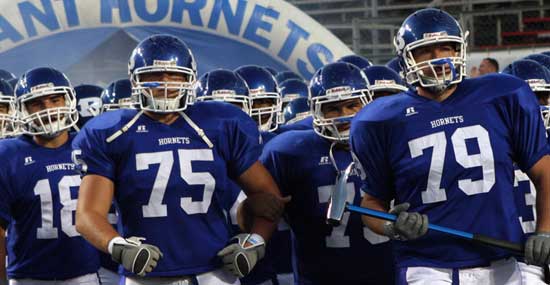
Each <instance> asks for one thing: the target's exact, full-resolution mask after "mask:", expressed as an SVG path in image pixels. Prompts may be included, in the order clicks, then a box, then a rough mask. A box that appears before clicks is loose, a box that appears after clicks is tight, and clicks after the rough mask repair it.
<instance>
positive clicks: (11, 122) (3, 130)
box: [0, 95, 21, 139]
mask: <svg viewBox="0 0 550 285" xmlns="http://www.w3.org/2000/svg"><path fill="white" fill-rule="evenodd" d="M0 104H2V105H6V106H7V108H8V113H7V114H0V139H3V138H7V137H14V136H17V135H19V134H20V132H21V130H20V128H19V120H18V118H17V107H16V102H15V97H13V96H5V95H0Z"/></svg>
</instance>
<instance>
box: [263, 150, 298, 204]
mask: <svg viewBox="0 0 550 285" xmlns="http://www.w3.org/2000/svg"><path fill="white" fill-rule="evenodd" d="M277 142H278V140H274V141H271V142H269V143H268V144H267V145H266V146H265V147H264V150H263V152H262V155H261V156H260V162H261V163H262V164H263V165H264V166H265V168H266V169H267V171H268V172H269V173H270V174H271V176H272V177H273V180H275V183H277V186H278V187H279V190H280V191H281V194H282V195H283V196H287V195H292V193H290V191H289V190H290V187H288V184H289V183H287V180H288V179H290V178H291V173H292V172H293V171H292V167H291V166H290V165H286V164H285V162H284V161H285V159H284V156H283V155H282V154H281V153H280V152H277V151H276V150H275V149H274V146H275V144H276V143H277Z"/></svg>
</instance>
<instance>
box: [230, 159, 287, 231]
mask: <svg viewBox="0 0 550 285" xmlns="http://www.w3.org/2000/svg"><path fill="white" fill-rule="evenodd" d="M238 183H239V185H240V186H241V187H242V188H243V190H244V192H245V193H246V195H247V196H248V197H249V198H248V199H247V200H248V202H247V200H245V201H243V204H244V203H251V205H250V207H240V210H241V211H239V212H240V214H239V215H241V216H242V215H244V216H251V217H253V221H252V224H251V228H250V232H254V233H257V234H259V235H261V236H262V237H263V238H264V239H265V240H267V239H269V237H270V236H271V234H272V233H273V231H274V230H275V228H276V225H277V222H278V219H279V217H280V215H281V214H282V212H283V210H284V204H285V203H286V202H288V201H289V200H290V199H289V198H282V197H281V192H280V191H279V188H278V187H277V184H276V183H275V181H274V180H273V178H272V177H271V175H270V174H269V172H268V171H267V170H266V169H265V167H264V166H263V165H262V164H261V163H260V162H256V163H254V164H253V165H252V166H251V167H250V168H249V169H248V170H247V171H245V172H244V173H243V174H241V176H240V177H239V178H238ZM266 194H270V195H266ZM256 198H259V199H256ZM261 204H263V205H264V206H265V207H262V205H261ZM260 207H261V208H265V209H266V210H267V211H268V212H271V213H273V216H272V217H271V219H269V218H266V217H265V215H260V213H259V212H256V211H247V212H245V213H242V209H254V208H256V209H258V208H260ZM244 219H245V220H246V218H244Z"/></svg>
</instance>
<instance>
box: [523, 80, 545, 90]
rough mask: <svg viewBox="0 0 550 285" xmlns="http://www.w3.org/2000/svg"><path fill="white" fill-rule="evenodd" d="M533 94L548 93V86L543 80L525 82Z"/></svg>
mask: <svg viewBox="0 0 550 285" xmlns="http://www.w3.org/2000/svg"><path fill="white" fill-rule="evenodd" d="M525 82H527V84H529V87H531V90H533V92H550V84H549V83H546V81H545V80H544V79H528V80H525Z"/></svg>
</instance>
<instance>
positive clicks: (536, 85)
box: [502, 59, 550, 234]
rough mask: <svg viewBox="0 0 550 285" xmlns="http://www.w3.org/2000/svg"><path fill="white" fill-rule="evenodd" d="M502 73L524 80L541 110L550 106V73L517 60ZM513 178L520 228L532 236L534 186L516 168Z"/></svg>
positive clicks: (542, 68)
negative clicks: (535, 97)
mask: <svg viewBox="0 0 550 285" xmlns="http://www.w3.org/2000/svg"><path fill="white" fill-rule="evenodd" d="M502 73H504V74H509V75H513V76H516V77H518V78H520V79H522V80H525V82H527V84H529V87H531V90H532V91H533V93H534V94H535V95H536V96H537V100H538V102H539V104H540V105H541V107H542V108H544V107H546V106H548V105H549V104H550V103H549V102H548V99H549V98H548V97H549V95H550V72H549V71H548V70H547V69H546V68H545V67H544V66H542V65H541V64H539V63H538V62H536V61H534V60H530V59H524V60H517V61H514V62H512V63H511V64H509V65H508V66H507V67H506V68H504V70H503V71H502ZM542 110H544V109H542ZM543 115H544V114H543ZM514 176H515V179H514V187H515V188H516V189H515V191H514V194H515V196H516V204H517V207H518V212H519V221H520V223H521V228H522V229H523V232H524V233H525V234H532V233H534V232H535V228H536V211H535V201H536V192H535V185H534V184H533V183H532V182H531V180H530V179H529V177H528V176H527V174H526V173H524V172H523V171H521V170H520V169H519V168H518V167H517V166H516V167H515V169H514Z"/></svg>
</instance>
